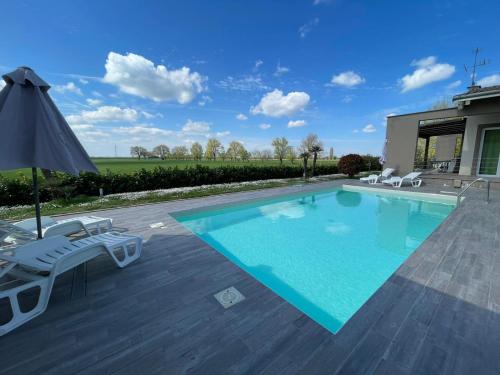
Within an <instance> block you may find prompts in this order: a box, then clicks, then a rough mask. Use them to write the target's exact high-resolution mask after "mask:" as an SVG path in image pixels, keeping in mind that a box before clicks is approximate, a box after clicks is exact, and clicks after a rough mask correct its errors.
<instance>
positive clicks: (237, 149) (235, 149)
mask: <svg viewBox="0 0 500 375" xmlns="http://www.w3.org/2000/svg"><path fill="white" fill-rule="evenodd" d="M245 153H246V150H245V147H243V144H241V143H240V142H238V141H232V142H231V143H229V147H228V149H227V152H226V156H227V157H228V158H229V159H231V160H238V159H243V158H242V156H243V155H244V154H245Z"/></svg>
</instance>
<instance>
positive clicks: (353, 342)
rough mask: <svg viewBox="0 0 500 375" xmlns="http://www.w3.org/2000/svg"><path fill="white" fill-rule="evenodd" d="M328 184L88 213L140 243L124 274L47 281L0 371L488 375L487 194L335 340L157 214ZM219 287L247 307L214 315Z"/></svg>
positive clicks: (495, 247) (498, 264)
mask: <svg viewBox="0 0 500 375" xmlns="http://www.w3.org/2000/svg"><path fill="white" fill-rule="evenodd" d="M344 182H345V181H344ZM339 183H342V181H341V182H327V183H320V184H315V185H313V184H310V185H303V186H295V187H286V188H278V189H268V190H262V191H253V192H244V193H234V194H224V195H221V196H214V197H206V198H202V199H191V200H186V201H175V202H168V203H160V204H155V205H145V206H138V207H129V208H120V209H113V210H106V211H102V212H96V213H94V214H95V215H101V216H108V217H112V218H113V219H114V223H115V226H116V227H117V228H120V230H123V231H129V232H133V233H138V234H141V235H143V236H144V238H145V240H146V242H145V245H144V251H143V256H142V257H141V259H140V260H139V261H137V262H136V263H135V264H132V265H130V266H129V267H127V268H125V269H123V270H118V269H116V268H115V267H114V266H113V264H112V262H110V261H109V260H108V259H106V258H105V257H101V258H98V259H95V260H92V261H91V262H89V263H88V267H87V295H86V296H85V297H83V298H78V299H75V298H73V299H72V298H71V293H70V291H71V288H70V286H71V281H72V274H71V273H68V274H65V275H62V276H61V277H59V278H58V280H57V282H56V285H55V287H54V290H53V293H52V298H51V301H50V304H49V308H48V309H47V311H46V312H45V313H44V314H43V315H41V316H40V317H38V318H36V319H34V320H33V321H31V322H29V323H27V324H26V325H24V326H22V327H20V328H19V329H17V330H15V331H14V332H12V333H10V334H8V335H6V336H4V337H2V338H0V353H1V354H0V359H1V364H2V365H1V366H0V374H14V373H15V374H40V373H47V374H60V373H64V374H76V373H80V374H101V373H109V374H120V375H121V374H136V373H151V374H155V373H157V374H185V373H203V374H212V373H216V374H225V373H227V374H243V373H244V374H279V373H286V374H294V373H300V374H331V373H335V372H338V373H349V374H352V373H355V374H358V373H361V374H363V373H377V374H410V373H420V374H431V373H450V374H451V373H454V374H455V373H456V374H460V373H478V374H479V373H485V374H493V373H500V360H499V356H498V350H497V348H498V347H500V339H499V337H500V254H499V252H500V214H499V213H500V196H499V194H498V193H497V192H494V193H492V202H491V203H490V204H488V205H486V204H485V203H484V202H483V201H482V193H483V192H481V191H477V192H475V191H474V189H471V190H470V191H469V192H470V194H471V196H470V197H469V198H468V199H466V200H465V201H464V203H463V205H462V207H461V208H460V209H458V210H456V211H454V212H453V213H452V214H451V215H450V216H449V217H448V218H447V219H446V221H445V222H444V223H443V224H442V225H441V226H440V227H439V228H438V229H437V230H436V231H435V232H434V233H433V234H432V235H431V236H430V237H429V238H428V239H427V241H425V242H424V243H423V244H422V245H421V246H420V248H419V249H418V250H417V251H416V252H414V253H413V255H411V256H410V257H409V258H408V259H407V261H406V262H405V263H404V264H403V265H402V266H401V267H400V268H399V269H398V270H397V271H396V272H395V273H394V274H393V275H392V276H391V277H390V278H389V280H388V281H387V282H386V283H385V284H384V285H383V286H382V287H381V288H380V289H379V290H378V291H377V292H376V293H375V294H374V295H373V296H372V297H371V298H370V299H369V300H368V301H367V302H366V303H365V305H364V306H363V307H362V308H361V309H360V310H358V312H357V313H356V314H355V315H354V316H353V317H352V318H351V319H350V320H349V321H348V322H347V323H346V324H345V325H344V327H343V328H342V329H341V330H340V331H339V332H338V333H337V334H336V335H333V334H331V333H330V332H329V331H327V330H325V329H323V328H322V327H321V326H319V325H318V324H317V323H315V322H314V321H312V320H311V319H309V318H308V317H307V316H306V315H304V314H303V313H301V312H300V311H298V310H297V309H296V308H294V307H293V306H291V305H290V304H288V303H287V302H286V301H284V300H283V299H282V298H281V297H279V296H277V295H276V294H274V293H273V292H272V291H271V290H269V289H268V288H266V287H265V286H263V285H262V284H260V283H259V282H258V281H256V280H255V279H253V278H252V277H251V276H249V275H248V274H247V273H245V272H244V271H243V270H241V269H240V268H238V267H237V266H235V265H234V264H233V263H231V262H230V261H228V260H227V259H226V258H225V257H224V256H222V255H221V254H219V253H218V252H217V251H215V250H213V249H212V248H211V247H210V246H208V245H207V244H205V243H204V242H203V241H202V240H200V239H199V238H198V237H196V236H194V235H193V234H191V233H190V232H189V231H188V230H187V229H185V228H184V227H183V226H182V225H180V224H179V223H178V222H176V221H175V220H174V219H173V218H172V217H170V216H169V215H168V213H170V212H176V211H179V210H185V209H195V208H201V207H208V206H212V205H214V204H216V205H220V204H230V203H234V202H239V201H242V200H252V199H258V198H264V197H272V196H279V195H282V194H285V193H293V192H300V191H313V190H316V189H318V188H326V187H332V186H336V185H338V184H339ZM349 183H354V184H356V182H353V181H352V180H351V181H349ZM365 186H366V185H365ZM440 189H442V188H441V187H438V186H424V187H423V188H422V189H421V190H422V191H429V192H439V190H440ZM495 194H496V195H495ZM159 221H162V222H164V223H165V224H166V225H167V228H165V229H159V228H157V229H152V228H150V227H149V225H150V224H151V223H155V222H159ZM229 286H235V287H236V288H237V289H238V290H240V291H241V292H242V293H243V294H244V295H245V297H246V299H245V300H244V301H243V302H241V303H240V304H238V305H235V306H234V307H232V308H230V309H228V310H225V309H223V308H222V307H221V306H220V305H218V303H217V302H216V301H215V299H214V298H213V294H215V293H216V292H218V291H220V290H222V289H225V288H227V287H229ZM481 366H482V367H481ZM481 371H482V372H481Z"/></svg>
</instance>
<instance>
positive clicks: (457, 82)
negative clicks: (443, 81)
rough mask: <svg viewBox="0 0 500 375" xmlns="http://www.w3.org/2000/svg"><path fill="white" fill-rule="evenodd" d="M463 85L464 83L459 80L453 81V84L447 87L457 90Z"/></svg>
mask: <svg viewBox="0 0 500 375" xmlns="http://www.w3.org/2000/svg"><path fill="white" fill-rule="evenodd" d="M461 84H462V81H460V80H457V81H453V82H452V83H450V84H449V85H448V86H446V88H447V89H455V88H457V87H458V86H460V85H461Z"/></svg>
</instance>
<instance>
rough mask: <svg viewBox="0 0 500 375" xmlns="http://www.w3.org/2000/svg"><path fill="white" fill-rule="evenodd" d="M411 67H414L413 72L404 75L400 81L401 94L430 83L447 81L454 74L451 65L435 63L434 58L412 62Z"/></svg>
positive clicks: (435, 58) (435, 59)
mask: <svg viewBox="0 0 500 375" xmlns="http://www.w3.org/2000/svg"><path fill="white" fill-rule="evenodd" d="M411 66H414V67H416V69H415V71H414V72H413V73H411V74H407V75H405V76H404V77H403V78H401V80H400V85H401V87H402V92H407V91H411V90H415V89H418V88H420V87H423V86H425V85H428V84H430V83H432V82H436V81H442V80H445V79H448V78H450V77H451V76H452V75H453V73H455V67H454V66H453V65H450V64H446V63H437V57H436V56H429V57H425V58H423V59H420V60H413V61H412V63H411Z"/></svg>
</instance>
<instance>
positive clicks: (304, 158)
mask: <svg viewBox="0 0 500 375" xmlns="http://www.w3.org/2000/svg"><path fill="white" fill-rule="evenodd" d="M309 156H311V155H310V154H309V152H308V151H304V152H301V153H300V155H299V157H300V158H301V159H302V162H303V165H304V174H303V176H304V178H306V177H307V160H309Z"/></svg>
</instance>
